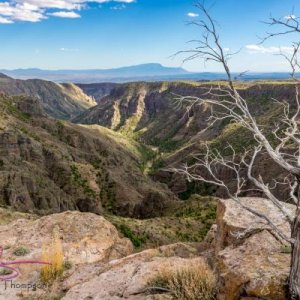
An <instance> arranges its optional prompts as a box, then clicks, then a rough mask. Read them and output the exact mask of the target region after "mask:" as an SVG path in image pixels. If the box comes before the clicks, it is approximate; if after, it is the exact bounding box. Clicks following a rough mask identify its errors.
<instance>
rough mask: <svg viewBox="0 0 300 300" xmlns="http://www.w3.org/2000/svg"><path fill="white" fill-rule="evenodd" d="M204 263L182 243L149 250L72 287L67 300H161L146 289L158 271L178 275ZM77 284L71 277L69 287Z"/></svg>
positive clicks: (120, 261)
mask: <svg viewBox="0 0 300 300" xmlns="http://www.w3.org/2000/svg"><path fill="white" fill-rule="evenodd" d="M180 250H181V251H182V252H181V256H182V257H180ZM200 261H201V262H202V261H205V259H204V258H203V257H195V256H194V255H193V252H192V251H191V250H190V249H189V248H188V247H186V246H184V245H182V244H177V245H171V246H164V247H161V248H158V249H150V250H146V251H143V252H140V253H138V254H134V255H131V256H128V257H125V258H123V259H119V260H114V261H111V262H109V263H108V264H107V265H106V266H105V268H106V269H104V270H102V272H100V274H99V275H95V276H94V277H92V278H88V280H87V281H85V282H83V283H79V284H76V285H74V286H73V287H72V288H70V290H69V291H68V292H67V294H66V296H65V297H64V298H63V299H64V300H73V299H95V300H96V299H97V300H118V299H124V298H125V299H129V300H143V299H157V298H154V297H155V296H154V295H151V296H149V295H147V290H146V288H147V286H149V281H150V280H151V279H152V278H153V277H154V276H155V275H156V274H158V272H160V271H162V270H164V269H168V270H170V271H172V270H173V271H174V272H175V271H176V270H178V268H182V267H188V266H193V265H194V264H197V263H199V262H200ZM75 282H76V278H72V276H71V277H70V278H69V279H68V281H67V282H66V284H67V287H70V286H71V285H72V284H74V283H75ZM165 299H166V298H165ZM171 299H172V298H171Z"/></svg>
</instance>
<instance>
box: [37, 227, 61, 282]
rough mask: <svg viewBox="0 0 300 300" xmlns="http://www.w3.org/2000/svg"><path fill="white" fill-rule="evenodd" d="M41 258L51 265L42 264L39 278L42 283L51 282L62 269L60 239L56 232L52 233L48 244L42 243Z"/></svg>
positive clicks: (59, 274) (57, 276) (58, 275)
mask: <svg viewBox="0 0 300 300" xmlns="http://www.w3.org/2000/svg"><path fill="white" fill-rule="evenodd" d="M42 260H43V261H46V262H49V263H50V264H51V265H44V266H43V267H42V270H41V274H40V278H41V281H42V282H43V283H44V284H52V283H53V282H54V280H55V279H57V278H59V277H60V276H61V275H62V273H63V271H64V269H65V266H64V255H63V249H62V244H61V240H60V238H59V235H58V233H57V232H54V233H53V237H52V241H51V243H50V244H49V245H43V251H42Z"/></svg>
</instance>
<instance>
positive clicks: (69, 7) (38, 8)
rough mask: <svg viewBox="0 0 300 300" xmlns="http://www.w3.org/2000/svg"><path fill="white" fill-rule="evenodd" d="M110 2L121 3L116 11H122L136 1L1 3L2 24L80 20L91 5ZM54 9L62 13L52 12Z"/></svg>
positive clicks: (28, 0) (26, 0)
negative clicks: (61, 19)
mask: <svg viewBox="0 0 300 300" xmlns="http://www.w3.org/2000/svg"><path fill="white" fill-rule="evenodd" d="M108 2H115V3H120V4H119V5H116V9H121V8H123V6H122V5H124V3H133V2H135V0H7V1H5V2H0V23H2V24H9V23H13V22H15V21H27V22H39V21H41V20H43V19H47V16H55V17H60V18H80V14H79V13H78V11H80V10H82V9H84V8H85V7H86V6H87V5H88V4H89V3H108ZM117 7H118V8H117ZM53 9H59V10H61V11H57V12H51V10H53ZM49 10H50V11H49Z"/></svg>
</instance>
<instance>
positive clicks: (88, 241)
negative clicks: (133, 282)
mask: <svg viewBox="0 0 300 300" xmlns="http://www.w3.org/2000/svg"><path fill="white" fill-rule="evenodd" d="M1 216H11V213H10V212H5V211H4V210H2V211H1ZM15 217H16V218H18V219H17V220H12V221H11V222H7V224H4V225H1V226H0V240H1V244H0V246H1V247H3V249H4V251H3V254H2V258H1V260H2V261H14V260H20V259H21V260H28V259H30V260H31V259H34V260H41V259H42V249H43V247H46V249H47V247H51V239H52V238H53V234H54V232H55V234H57V236H58V237H59V238H60V240H61V243H62V248H63V254H64V260H65V261H69V262H70V263H72V269H73V270H75V269H77V266H85V265H91V264H93V263H96V262H97V264H98V265H101V264H105V263H108V262H109V261H110V260H114V259H119V258H121V257H124V256H127V255H129V254H131V253H132V252H133V245H132V243H131V242H130V241H129V240H128V239H126V238H121V237H119V234H118V231H117V230H116V228H115V227H114V226H113V225H112V224H111V223H109V222H108V221H106V220H105V219H104V218H103V217H100V216H97V215H95V214H92V213H81V212H76V211H74V212H70V211H69V212H64V213H60V214H53V215H50V216H46V217H42V218H37V219H35V218H34V217H33V216H32V217H33V218H29V216H28V215H20V214H16V215H15ZM12 219H13V218H12ZM20 249H21V250H20ZM18 251H22V252H23V253H22V254H21V256H20V254H17V252H18ZM18 268H19V269H20V272H21V276H19V277H18V278H17V279H16V280H15V281H14V283H16V284H18V286H20V285H21V284H24V285H25V286H27V285H30V284H32V285H33V284H35V285H38V284H41V283H39V270H40V267H39V266H37V265H34V264H32V265H22V264H21V265H18ZM78 269H79V267H78ZM95 270H96V269H95ZM9 284H11V282H9V283H7V284H6V287H7V288H6V289H5V283H4V282H1V281H0V299H2V298H5V299H19V297H21V295H22V293H23V292H24V293H25V294H26V293H30V292H32V288H29V289H27V288H26V287H25V288H11V287H8V286H9ZM34 292H36V293H33V294H34V295H38V296H39V297H41V299H42V298H43V299H46V295H47V292H46V291H44V290H43V289H41V288H40V289H37V290H36V291H34Z"/></svg>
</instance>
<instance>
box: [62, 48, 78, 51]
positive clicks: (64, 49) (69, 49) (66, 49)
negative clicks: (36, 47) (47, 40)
mask: <svg viewBox="0 0 300 300" xmlns="http://www.w3.org/2000/svg"><path fill="white" fill-rule="evenodd" d="M59 50H60V51H63V52H77V51H79V49H74V48H60V49H59Z"/></svg>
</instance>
